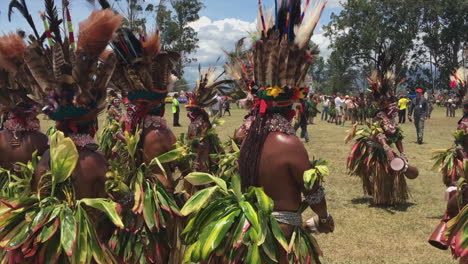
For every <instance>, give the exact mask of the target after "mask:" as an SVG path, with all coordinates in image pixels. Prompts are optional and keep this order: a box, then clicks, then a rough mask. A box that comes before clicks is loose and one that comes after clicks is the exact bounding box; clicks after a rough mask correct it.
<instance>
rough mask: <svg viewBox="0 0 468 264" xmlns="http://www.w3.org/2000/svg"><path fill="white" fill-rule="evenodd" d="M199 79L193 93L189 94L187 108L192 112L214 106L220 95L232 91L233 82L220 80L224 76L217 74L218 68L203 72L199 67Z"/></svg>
mask: <svg viewBox="0 0 468 264" xmlns="http://www.w3.org/2000/svg"><path fill="white" fill-rule="evenodd" d="M198 72H199V75H200V76H199V79H198V81H197V85H196V87H195V89H194V90H193V91H192V92H189V93H187V97H188V98H187V104H186V105H185V107H186V108H187V109H188V110H189V111H190V110H191V109H192V108H198V109H203V108H204V107H209V106H212V105H213V104H214V103H216V101H217V96H218V95H226V94H228V93H229V91H230V90H231V86H230V85H231V84H232V83H233V82H234V81H232V80H220V78H221V76H222V75H223V74H224V72H223V73H221V74H217V73H216V68H213V67H210V68H208V70H206V71H204V72H202V71H201V68H200V66H199V67H198Z"/></svg>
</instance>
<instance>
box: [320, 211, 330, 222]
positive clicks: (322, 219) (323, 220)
mask: <svg viewBox="0 0 468 264" xmlns="http://www.w3.org/2000/svg"><path fill="white" fill-rule="evenodd" d="M330 217H331V215H330V214H329V213H328V212H327V216H326V217H325V218H321V217H319V222H320V223H321V224H326V223H327V222H328V221H329V220H330Z"/></svg>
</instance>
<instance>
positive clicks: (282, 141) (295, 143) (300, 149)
mask: <svg viewBox="0 0 468 264" xmlns="http://www.w3.org/2000/svg"><path fill="white" fill-rule="evenodd" d="M265 144H268V145H271V146H275V147H274V149H276V150H277V151H278V152H282V153H298V154H300V153H307V151H306V149H305V147H304V144H303V143H302V141H301V140H300V139H299V138H298V137H296V136H294V135H287V134H284V133H280V132H272V133H270V134H269V135H268V137H267V140H266V141H265Z"/></svg>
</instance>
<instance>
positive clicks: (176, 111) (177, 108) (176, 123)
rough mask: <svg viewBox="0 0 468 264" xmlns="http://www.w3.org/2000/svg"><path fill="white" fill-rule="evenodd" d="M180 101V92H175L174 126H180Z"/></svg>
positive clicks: (173, 102) (173, 103)
mask: <svg viewBox="0 0 468 264" xmlns="http://www.w3.org/2000/svg"><path fill="white" fill-rule="evenodd" d="M179 105H180V103H179V94H174V98H173V99H172V113H173V114H174V121H173V126H175V127H180V126H181V125H180V123H179V116H180V106H179Z"/></svg>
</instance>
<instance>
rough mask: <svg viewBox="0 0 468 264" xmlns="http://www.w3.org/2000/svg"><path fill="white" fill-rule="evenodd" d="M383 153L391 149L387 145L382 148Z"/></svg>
mask: <svg viewBox="0 0 468 264" xmlns="http://www.w3.org/2000/svg"><path fill="white" fill-rule="evenodd" d="M383 149H384V151H389V150H390V149H391V148H390V147H389V146H388V145H384V146H383Z"/></svg>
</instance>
